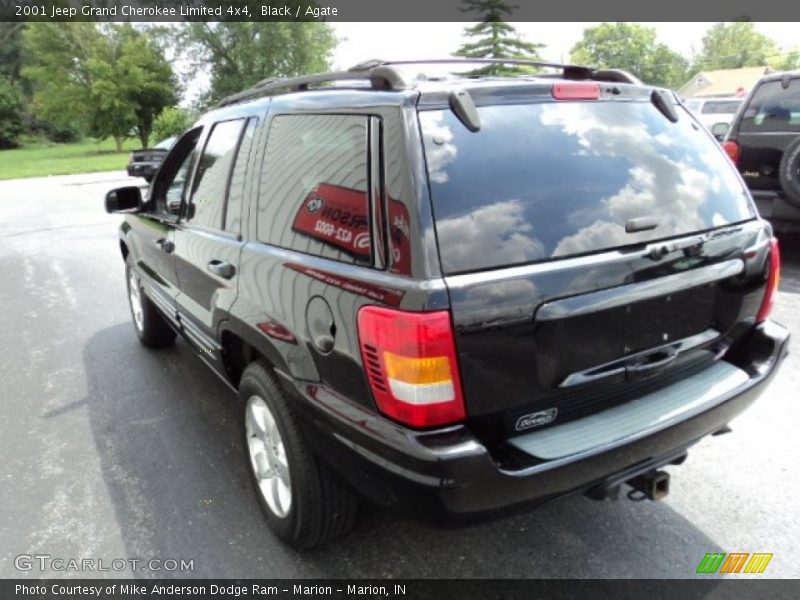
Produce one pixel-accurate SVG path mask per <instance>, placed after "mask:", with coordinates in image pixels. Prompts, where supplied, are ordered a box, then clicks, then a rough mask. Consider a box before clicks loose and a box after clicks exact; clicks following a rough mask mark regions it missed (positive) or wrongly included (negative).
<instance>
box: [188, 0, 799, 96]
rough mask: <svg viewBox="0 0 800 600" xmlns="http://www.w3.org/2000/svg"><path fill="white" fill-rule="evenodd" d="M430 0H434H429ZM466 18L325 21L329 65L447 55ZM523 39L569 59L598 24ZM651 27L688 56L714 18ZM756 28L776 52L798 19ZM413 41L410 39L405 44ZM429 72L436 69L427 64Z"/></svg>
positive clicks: (201, 85) (542, 26)
mask: <svg viewBox="0 0 800 600" xmlns="http://www.w3.org/2000/svg"><path fill="white" fill-rule="evenodd" d="M434 1H435V0H434ZM468 25H469V23H336V22H334V23H331V27H332V28H333V30H334V32H335V34H336V36H337V38H338V39H339V43H338V45H337V47H336V48H335V50H334V52H333V60H332V67H333V69H334V70H338V69H347V68H349V67H352V66H353V65H356V64H358V63H360V62H363V61H365V60H369V59H373V58H381V59H383V60H392V59H394V60H398V59H408V60H414V59H431V58H447V57H449V56H450V55H451V54H452V53H453V52H455V51H456V50H457V49H458V47H459V46H460V45H461V44H462V43H463V39H462V33H463V31H464V28H465V27H467V26H468ZM512 25H514V27H516V28H517V31H518V32H519V33H520V34H522V36H523V37H524V38H525V39H526V40H527V41H529V42H538V43H542V44H545V47H544V48H543V49H542V50H541V52H540V55H541V57H542V59H543V60H545V61H550V62H569V52H570V49H571V48H572V46H573V45H574V44H575V43H576V42H577V41H578V40H579V39H580V38H581V36H582V35H583V30H584V29H585V28H586V27H592V26H594V25H598V23H550V22H548V23H512ZM642 25H646V26H648V27H653V28H655V30H656V33H657V35H658V41H660V42H663V43H665V44H667V45H668V46H670V47H671V48H672V49H673V50H675V51H677V52H680V53H681V54H683V55H684V56H685V57H686V58H688V59H691V58H692V56H693V55H694V54H695V53H696V52H698V51H699V50H700V48H701V46H702V40H703V36H704V35H705V33H706V32H707V31H708V29H709V28H710V27H711V26H712V25H714V23H699V22H698V23H642ZM755 26H756V29H757V30H758V31H760V32H761V33H764V34H766V35H768V36H770V37H771V38H772V39H774V40H775V42H776V43H777V44H778V47H779V48H780V50H781V51H787V50H790V49H791V48H794V47H795V46H800V37H799V36H798V31H800V23H785V22H781V23H755ZM409 40H413V43H409ZM431 72H436V70H435V69H431ZM207 86H208V74H207V73H199V74H198V76H197V77H196V78H195V79H194V81H192V84H191V85H190V86H189V88H188V89H187V90H186V93H185V94H184V98H183V101H182V104H183V105H184V106H187V107H188V106H191V105H192V102H194V100H196V99H197V98H198V97H199V96H200V94H201V93H202V91H203V90H204V89H206V87H207Z"/></svg>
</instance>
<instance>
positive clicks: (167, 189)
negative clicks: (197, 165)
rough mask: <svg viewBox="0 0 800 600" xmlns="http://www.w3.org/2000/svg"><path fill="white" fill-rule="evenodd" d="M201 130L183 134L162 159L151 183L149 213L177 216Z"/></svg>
mask: <svg viewBox="0 0 800 600" xmlns="http://www.w3.org/2000/svg"><path fill="white" fill-rule="evenodd" d="M201 133H202V128H197V129H193V130H192V131H189V132H188V133H186V134H184V135H183V136H182V137H181V138H180V139H179V140H178V141H177V142H176V143H175V145H174V146H173V147H172V150H170V152H169V154H167V156H166V158H165V159H164V166H163V167H162V169H161V170H160V171H159V173H158V177H157V178H156V180H155V182H154V183H153V193H152V206H151V208H150V211H151V212H153V213H156V214H162V215H177V214H178V212H179V210H180V207H181V202H182V201H183V195H184V192H185V190H186V183H187V180H188V178H189V176H190V175H191V172H192V167H193V166H194V161H195V158H196V154H197V153H196V147H197V140H198V139H199V138H200V134H201Z"/></svg>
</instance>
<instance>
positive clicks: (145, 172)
mask: <svg viewBox="0 0 800 600" xmlns="http://www.w3.org/2000/svg"><path fill="white" fill-rule="evenodd" d="M159 166H160V165H159V164H153V163H130V164H128V176H129V177H152V176H153V175H155V174H156V171H158V168H159Z"/></svg>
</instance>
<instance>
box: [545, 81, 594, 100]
mask: <svg viewBox="0 0 800 600" xmlns="http://www.w3.org/2000/svg"><path fill="white" fill-rule="evenodd" d="M551 92H552V94H553V98H555V99H556V100H598V99H599V98H600V85H599V84H597V83H592V82H588V81H568V82H565V83H554V84H553V88H552V90H551Z"/></svg>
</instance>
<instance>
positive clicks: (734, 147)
mask: <svg viewBox="0 0 800 600" xmlns="http://www.w3.org/2000/svg"><path fill="white" fill-rule="evenodd" d="M722 148H723V149H724V150H725V154H727V155H728V158H730V159H731V162H732V163H733V164H735V165H738V164H739V143H738V142H734V141H733V140H728V141H727V142H724V143H723V144H722Z"/></svg>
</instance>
